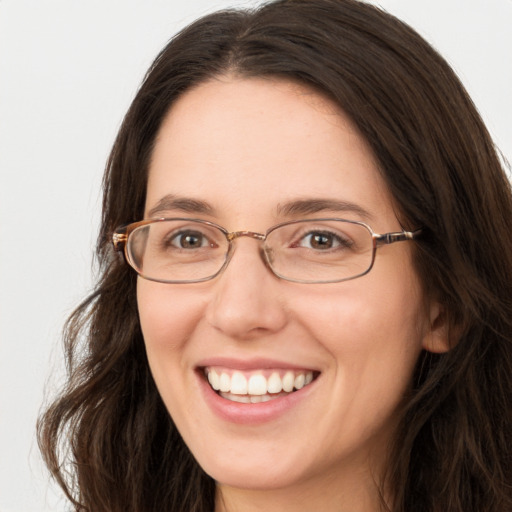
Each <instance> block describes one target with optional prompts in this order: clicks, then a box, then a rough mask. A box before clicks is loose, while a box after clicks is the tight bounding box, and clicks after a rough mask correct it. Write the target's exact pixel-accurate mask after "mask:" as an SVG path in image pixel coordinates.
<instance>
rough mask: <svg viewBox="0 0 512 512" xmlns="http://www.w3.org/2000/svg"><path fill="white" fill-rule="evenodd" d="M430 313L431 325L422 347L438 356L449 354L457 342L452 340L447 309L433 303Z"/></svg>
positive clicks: (437, 303)
mask: <svg viewBox="0 0 512 512" xmlns="http://www.w3.org/2000/svg"><path fill="white" fill-rule="evenodd" d="M428 313H429V316H428V318H429V321H430V323H429V328H427V332H426V333H425V336H424V337H423V342H422V347H423V348H424V349H425V350H427V351H428V352H434V353H436V354H443V353H445V352H448V350H450V348H452V346H453V345H454V344H455V342H456V340H454V339H450V338H451V336H450V331H451V329H450V321H449V318H448V314H447V313H446V310H445V308H444V307H443V306H442V305H441V304H439V302H435V301H432V303H431V305H430V308H429V312H428ZM451 334H452V335H453V333H451Z"/></svg>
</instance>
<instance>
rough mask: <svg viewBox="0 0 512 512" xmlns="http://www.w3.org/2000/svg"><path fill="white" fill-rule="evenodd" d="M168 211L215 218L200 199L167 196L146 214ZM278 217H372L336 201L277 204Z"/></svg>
mask: <svg viewBox="0 0 512 512" xmlns="http://www.w3.org/2000/svg"><path fill="white" fill-rule="evenodd" d="M169 211H180V212H183V213H189V214H196V215H211V216H215V215H216V212H215V208H214V207H213V206H212V205H211V204H210V203H208V202H206V201H202V200H200V199H192V198H189V197H182V196H177V195H174V194H167V195H165V196H164V197H162V198H161V199H160V200H159V201H158V203H157V204H156V205H155V206H154V207H153V208H151V210H149V212H148V217H150V218H152V217H158V216H161V215H162V214H164V213H165V212H169ZM276 212H277V216H278V217H299V216H301V215H311V214H314V213H321V212H341V213H354V214H356V215H358V216H359V217H361V218H363V219H366V220H371V219H372V218H373V217H372V215H371V214H370V213H369V212H368V211H367V210H365V209H364V208H362V207H361V206H359V205H358V204H356V203H352V202H350V201H342V200H336V199H323V198H311V199H299V200H294V201H288V202H286V203H279V204H278V205H277V207H276Z"/></svg>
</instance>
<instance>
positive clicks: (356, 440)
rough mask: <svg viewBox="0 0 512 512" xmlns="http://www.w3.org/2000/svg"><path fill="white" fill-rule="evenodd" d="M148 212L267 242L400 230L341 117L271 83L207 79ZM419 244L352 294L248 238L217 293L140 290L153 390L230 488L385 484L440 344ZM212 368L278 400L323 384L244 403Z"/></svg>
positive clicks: (190, 95) (382, 262) (164, 140)
mask: <svg viewBox="0 0 512 512" xmlns="http://www.w3.org/2000/svg"><path fill="white" fill-rule="evenodd" d="M150 212H151V213H150ZM145 215H146V217H148V216H158V217H184V216H185V217H191V218H201V219H206V220H210V221H213V222H215V223H218V224H220V225H222V226H224V227H225V228H227V229H228V230H229V231H237V230H250V231H255V232H259V233H264V232H265V231H266V230H267V229H268V228H269V227H271V226H273V225H275V224H277V223H280V222H284V221H287V220H294V219H299V218H300V219H304V218H307V219H310V218H319V217H343V218H346V219H351V220H361V221H365V222H366V223H368V224H369V225H370V226H371V227H372V228H373V230H374V231H375V232H377V233H385V232H389V231H400V230H401V227H400V224H399V222H398V220H397V218H396V215H395V211H394V208H393V202H392V200H391V197H390V195H389V192H388V190H387V188H386V186H385V184H384V182H383V180H382V179H381V176H380V175H379V172H378V170H377V166H376V163H375V160H374V158H373V156H372V153H371V152H370V150H369V148H368V146H367V144H366V143H365V141H364V140H363V139H362V138H361V136H360V135H359V134H358V132H357V130H356V129H355V128H354V126H353V125H352V124H351V122H350V121H349V120H348V119H347V118H346V117H345V115H344V114H343V112H342V111H340V110H339V108H337V107H336V105H334V104H333V103H332V102H330V101H329V100H327V99H325V98H323V97H322V96H320V95H318V94H317V93H315V92H313V91H311V90H309V89H307V88H304V87H301V86H298V85H293V84H289V83H286V82H282V81H277V80H270V79H268V80H264V79H231V78H222V79H218V80H214V81H210V82H208V83H204V84H202V85H200V86H199V87H197V88H195V89H193V90H191V91H189V92H187V93H186V94H184V95H183V96H182V97H181V98H180V99H179V100H178V101H177V102H176V103H175V104H174V106H173V107H172V109H171V111H170V112H169V114H168V115H167V117H166V119H165V121H164V123H163V125H162V127H161V130H160V132H159V135H158V138H157V140H156V146H155V149H154V154H153V158H152V162H151V165H150V172H149V182H148V192H147V201H146V212H145ZM412 243H414V242H405V243H396V244H393V245H388V246H383V247H381V248H379V249H378V251H377V257H376V260H375V264H374V267H373V269H372V270H371V271H370V272H369V273H368V274H367V275H365V276H363V277H360V278H358V279H354V280H351V281H346V282H341V283H332V284H299V283H293V282H288V281H284V280H281V279H278V278H277V277H276V276H274V275H273V274H272V273H271V272H270V271H269V270H268V268H267V267H266V266H265V264H264V262H263V260H262V258H261V254H260V250H259V244H260V242H258V241H257V240H254V239H251V238H247V237H245V238H244V237H243V238H238V239H237V240H235V242H234V245H235V251H234V255H233V257H232V259H231V261H230V263H229V265H228V266H227V268H226V269H225V270H224V271H223V272H222V273H221V274H220V275H219V276H217V277H216V278H215V279H212V280H211V281H207V282H203V283H193V284H162V283H156V282H150V281H147V280H144V279H141V278H139V281H138V288H137V294H138V305H139V312H140V321H141V325H142V330H143V334H144V339H145V343H146V348H147V354H148V358H149V364H150V366H151V371H152V373H153V376H154V379H155V382H156V384H157V386H158V389H159V391H160V393H161V396H162V398H163V401H164V403H165V405H166V407H167V409H168V411H169V413H170V415H171V416H172V418H173V420H174V422H175V424H176V426H177V427H178V429H179V431H180V433H181V435H182V436H183V438H184V440H185V442H186V443H187V445H188V446H189V448H190V450H191V451H192V453H193V454H194V456H195V457H196V459H197V461H198V462H199V464H200V465H201V466H202V467H203V468H204V469H205V471H206V472H207V473H208V474H210V475H211V476H212V477H213V478H214V479H216V480H217V481H218V482H219V483H220V485H221V488H222V487H223V486H224V487H226V488H227V487H231V488H232V487H235V488H237V487H238V488H241V487H243V488H245V489H253V490H257V489H277V488H279V489H284V488H289V489H293V488H295V487H296V486H297V485H299V486H302V488H304V486H305V485H307V484H312V485H314V482H317V483H320V482H324V485H326V484H327V483H328V482H331V481H332V480H334V479H337V478H338V477H339V478H345V479H346V478H351V479H354V478H356V479H358V480H361V479H366V480H367V481H368V482H370V481H372V479H373V478H375V475H376V474H378V471H379V467H380V466H381V465H382V463H383V460H384V457H385V456H386V449H387V446H388V442H389V440H390V436H391V435H392V432H393V429H394V427H395V422H396V418H395V416H396V414H395V413H396V410H397V406H398V404H399V403H400V401H401V399H402V397H403V396H404V393H405V392H406V390H407V388H408V386H409V383H410V380H411V374H412V372H413V367H414V365H415V363H416V361H417V358H418V355H419V353H420V351H421V349H422V347H424V346H425V344H426V343H427V340H428V338H429V331H430V322H431V319H429V318H426V317H428V316H429V315H428V312H427V315H425V307H424V303H423V301H422V298H423V297H422V289H421V286H420V283H419V281H418V278H417V275H416V273H415V271H414V269H413V265H412V262H411V249H412ZM213 371H215V373H217V375H218V376H219V378H220V379H221V380H222V379H224V381H225V382H226V381H227V382H228V384H226V385H227V386H228V387H229V386H230V385H231V386H235V388H236V384H235V382H234V381H236V380H238V379H240V374H241V375H243V376H244V377H245V378H246V379H247V380H249V379H250V378H251V377H254V376H257V377H255V382H256V381H258V382H259V383H260V384H261V382H264V383H265V381H262V377H261V376H263V377H264V378H265V379H266V384H263V385H267V386H269V385H275V386H276V388H275V389H278V388H279V385H280V383H281V385H283V384H282V381H283V380H284V381H286V380H287V379H288V380H289V381H291V379H294V380H295V379H298V381H297V382H298V387H300V385H301V380H303V378H304V379H305V380H306V382H307V380H308V376H310V375H313V376H314V380H313V381H312V382H311V383H310V384H307V385H305V386H304V387H302V389H300V390H298V391H294V392H291V393H285V394H284V395H283V396H280V397H278V398H275V396H276V395H271V397H272V400H269V401H265V402H261V403H240V402H238V401H233V399H234V398H237V397H236V396H235V397H233V396H230V395H229V394H228V395H225V396H227V397H226V398H225V397H221V396H219V394H218V393H217V392H216V391H214V390H213V389H212V387H211V386H210V384H209V383H208V381H207V379H206V377H205V374H207V373H209V372H210V373H211V372H213ZM290 373H291V377H290ZM222 374H225V376H222ZM234 374H236V375H235V377H234V378H233V375H234ZM286 374H288V376H286V377H285V375H286ZM221 376H222V377H221ZM302 376H303V377H302ZM230 379H231V380H230ZM242 380H243V379H242ZM271 383H272V384H271ZM285 384H286V382H285ZM242 388H243V385H242ZM271 389H274V388H271ZM234 390H235V391H237V390H236V389H234ZM243 400H246V399H245V398H243ZM249 400H250V397H248V398H247V401H249ZM256 400H257V399H256ZM371 472H373V474H371ZM326 476H328V478H326Z"/></svg>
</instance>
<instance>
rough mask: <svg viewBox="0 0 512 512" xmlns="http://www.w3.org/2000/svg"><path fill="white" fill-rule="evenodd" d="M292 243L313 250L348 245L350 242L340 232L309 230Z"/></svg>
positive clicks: (325, 249)
mask: <svg viewBox="0 0 512 512" xmlns="http://www.w3.org/2000/svg"><path fill="white" fill-rule="evenodd" d="M293 245H294V246H295V247H306V248H308V249H314V250H315V251H328V250H330V249H341V248H347V247H350V246H351V242H350V240H349V239H348V238H345V237H343V236H342V235H340V234H336V233H331V232H328V231H311V232H309V233H306V234H305V235H304V236H302V237H301V238H300V240H298V242H296V243H295V244H293Z"/></svg>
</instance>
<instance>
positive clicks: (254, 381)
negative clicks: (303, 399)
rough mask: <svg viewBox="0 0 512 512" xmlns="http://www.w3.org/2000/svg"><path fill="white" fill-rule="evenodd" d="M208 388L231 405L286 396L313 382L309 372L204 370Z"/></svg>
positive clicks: (259, 401)
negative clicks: (232, 403) (208, 384)
mask: <svg viewBox="0 0 512 512" xmlns="http://www.w3.org/2000/svg"><path fill="white" fill-rule="evenodd" d="M204 375H205V376H206V378H207V380H208V382H209V383H210V386H211V388H212V389H213V390H214V391H216V392H217V393H218V394H219V395H220V396H221V397H222V398H225V399H226V400H230V401H232V402H241V403H253V404H254V403H261V402H268V401H270V400H274V399H276V398H280V397H282V396H287V395H289V394H291V393H293V392H294V391H298V390H299V389H302V388H304V387H305V386H307V385H308V384H310V383H311V382H312V381H313V380H314V378H315V372H313V371H312V370H277V369H276V370H256V371H251V372H245V371H244V372H242V371H239V370H229V369H226V368H214V367H206V368H204Z"/></svg>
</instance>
